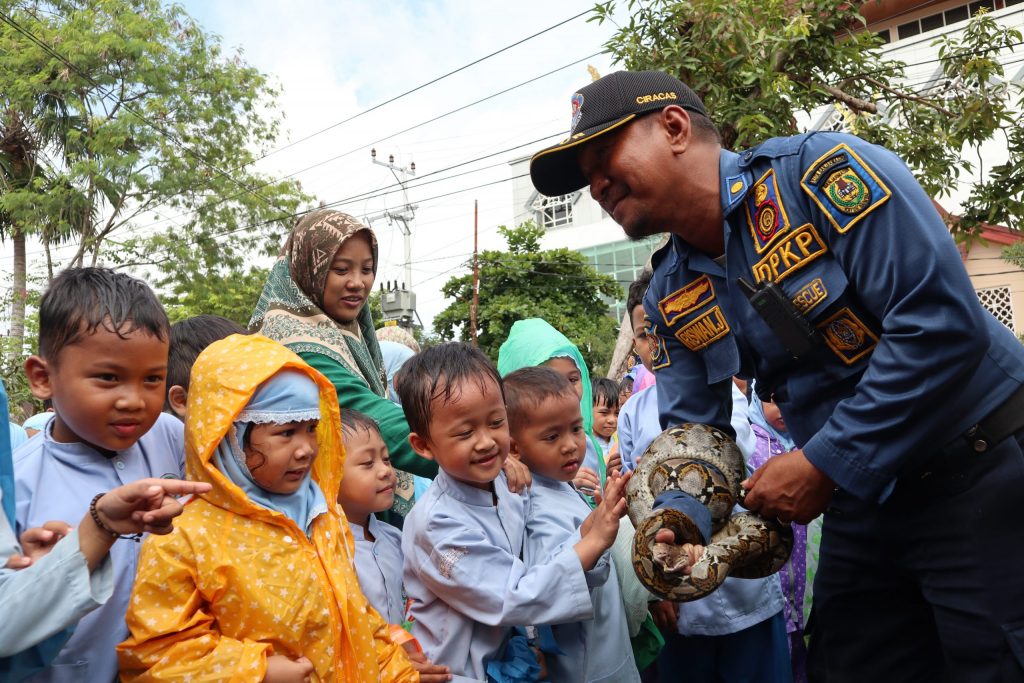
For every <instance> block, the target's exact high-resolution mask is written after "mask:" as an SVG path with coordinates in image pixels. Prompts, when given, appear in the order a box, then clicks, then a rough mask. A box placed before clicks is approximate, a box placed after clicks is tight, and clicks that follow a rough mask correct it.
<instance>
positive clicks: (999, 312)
mask: <svg viewBox="0 0 1024 683" xmlns="http://www.w3.org/2000/svg"><path fill="white" fill-rule="evenodd" d="M977 294H978V300H979V301H981V305H982V306H984V307H985V308H986V309H987V310H988V312H989V313H991V314H992V315H994V316H995V317H996V320H998V321H999V322H1001V323H1002V324H1004V325H1006V327H1008V328H1009V329H1010V332H1013V333H1014V334H1016V330H1015V329H1013V305H1012V304H1011V302H1010V288H1009V287H990V288H988V289H979V290H978V291H977Z"/></svg>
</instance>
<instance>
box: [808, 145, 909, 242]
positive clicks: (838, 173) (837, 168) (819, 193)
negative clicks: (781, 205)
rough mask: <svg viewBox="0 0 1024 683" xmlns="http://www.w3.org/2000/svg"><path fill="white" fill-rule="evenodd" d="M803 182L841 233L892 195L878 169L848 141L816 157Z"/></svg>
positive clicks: (812, 197)
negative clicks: (877, 171)
mask: <svg viewBox="0 0 1024 683" xmlns="http://www.w3.org/2000/svg"><path fill="white" fill-rule="evenodd" d="M800 186H801V187H803V188H804V191H805V192H806V193H807V194H808V195H810V197H811V199H813V200H814V203H815V204H817V205H818V207H819V208H820V209H821V210H822V211H823V212H824V213H825V216H826V217H827V218H828V220H829V222H830V223H832V225H833V226H834V227H835V229H836V230H838V231H839V232H840V233H845V232H846V231H847V230H849V229H850V228H852V227H853V226H854V225H856V224H857V223H858V222H859V221H860V220H861V219H863V218H864V217H865V216H867V215H868V214H869V213H871V212H872V211H874V210H875V209H877V208H878V207H879V206H881V205H882V204H884V203H885V202H886V201H888V200H889V197H891V196H892V192H890V191H889V188H888V187H886V186H885V184H884V183H883V182H882V181H881V180H880V179H879V178H878V176H876V175H875V173H874V171H872V170H871V169H870V168H869V167H868V165H867V164H866V163H864V161H863V160H862V159H861V158H860V157H859V156H857V153H856V152H854V151H853V150H852V149H850V148H849V147H848V146H846V145H838V146H836V147H833V148H832V149H831V150H829V151H828V152H826V153H825V154H824V155H822V156H821V157H819V158H818V159H817V160H815V162H814V163H813V164H811V167H810V168H809V169H807V172H806V173H804V177H803V178H802V179H801V180H800Z"/></svg>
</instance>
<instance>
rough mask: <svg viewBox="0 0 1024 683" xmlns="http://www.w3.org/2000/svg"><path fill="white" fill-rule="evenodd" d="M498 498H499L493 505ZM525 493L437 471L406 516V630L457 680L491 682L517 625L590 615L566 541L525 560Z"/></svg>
mask: <svg viewBox="0 0 1024 683" xmlns="http://www.w3.org/2000/svg"><path fill="white" fill-rule="evenodd" d="M495 499H496V504H495ZM527 503H528V494H526V493H520V494H515V493H512V492H510V491H509V490H508V485H507V483H506V480H505V475H504V474H500V475H499V476H498V479H496V480H495V481H494V491H493V492H491V491H485V490H482V489H478V488H474V487H472V486H469V485H468V484H464V483H462V482H459V481H457V480H455V479H453V478H452V477H450V476H449V475H448V474H447V473H445V472H444V471H441V472H439V473H438V475H437V478H436V479H434V483H433V485H432V486H431V487H430V488H429V489H428V490H427V493H426V495H425V496H424V497H423V499H422V500H420V501H418V502H417V503H416V505H415V506H413V509H412V512H411V513H410V514H409V515H408V516H407V517H406V518H405V525H404V528H403V530H402V554H403V555H404V557H405V563H404V579H405V591H406V594H407V595H408V596H409V599H410V600H411V604H410V615H411V616H412V618H413V624H412V634H413V635H414V636H416V639H417V640H418V641H419V643H420V645H421V646H422V647H423V650H424V653H425V654H426V656H427V657H428V658H430V660H431V661H434V662H437V663H439V664H444V665H446V666H449V667H451V670H452V674H453V676H454V679H453V680H455V681H485V680H487V674H486V670H487V663H488V662H490V661H492V660H497V659H500V658H501V655H502V646H503V644H504V643H505V640H506V637H507V636H508V634H509V631H510V629H511V627H513V626H529V625H535V624H561V623H567V622H576V621H582V620H584V619H591V618H593V616H594V608H593V605H592V603H591V599H590V591H589V587H588V585H587V577H586V576H585V575H584V572H583V567H582V566H581V565H580V560H579V557H578V556H577V555H576V552H575V550H573V548H572V547H566V548H564V549H562V550H561V551H560V552H558V553H555V554H554V555H553V556H552V557H551V558H550V561H549V562H547V563H545V564H538V565H533V566H527V564H526V563H525V562H524V561H523V559H521V558H522V557H523V552H524V548H523V546H524V541H525V536H526V508H527Z"/></svg>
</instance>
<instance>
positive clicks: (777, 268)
mask: <svg viewBox="0 0 1024 683" xmlns="http://www.w3.org/2000/svg"><path fill="white" fill-rule="evenodd" d="M827 251H828V247H826V246H825V242H824V241H823V240H822V239H821V236H820V235H819V234H818V233H817V231H816V230H815V229H814V226H813V225H811V224H810V223H806V224H804V225H801V226H800V227H799V228H797V229H796V230H794V231H793V232H792V233H790V234H789V235H786V237H785V238H783V240H782V241H781V242H779V243H778V244H777V245H775V246H774V247H773V248H772V249H771V251H769V252H768V253H767V254H766V255H765V257H764V258H762V259H761V260H760V261H758V262H757V263H755V264H754V267H753V268H752V269H751V271H752V272H753V274H754V278H755V279H756V280H757V281H758V282H761V281H763V280H771V281H772V282H776V283H777V282H782V281H783V280H784V279H786V278H787V277H789V276H790V275H792V274H793V273H795V272H796V271H798V270H800V269H801V268H803V267H804V266H806V265H807V264H809V263H810V262H811V261H813V260H814V259H816V258H818V257H819V256H821V255H822V254H824V253H825V252H827Z"/></svg>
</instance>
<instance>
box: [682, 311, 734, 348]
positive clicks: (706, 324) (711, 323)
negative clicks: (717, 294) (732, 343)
mask: <svg viewBox="0 0 1024 683" xmlns="http://www.w3.org/2000/svg"><path fill="white" fill-rule="evenodd" d="M727 334H729V323H728V322H726V320H725V314H724V313H722V308H721V307H720V306H715V307H714V308H712V309H711V310H710V311H708V312H707V313H703V314H701V315H699V316H698V317H696V318H694V319H693V320H691V321H690V322H688V323H687V324H686V325H684V326H683V327H681V328H680V329H679V331H678V332H676V339H678V340H679V341H681V342H682V343H683V346H685V347H686V348H688V349H690V350H691V351H699V350H700V349H703V348H704V347H705V346H708V345H709V344H712V343H714V342H716V341H718V340H719V339H721V338H722V337H724V336H725V335H727Z"/></svg>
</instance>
